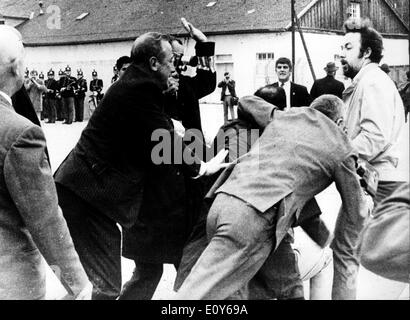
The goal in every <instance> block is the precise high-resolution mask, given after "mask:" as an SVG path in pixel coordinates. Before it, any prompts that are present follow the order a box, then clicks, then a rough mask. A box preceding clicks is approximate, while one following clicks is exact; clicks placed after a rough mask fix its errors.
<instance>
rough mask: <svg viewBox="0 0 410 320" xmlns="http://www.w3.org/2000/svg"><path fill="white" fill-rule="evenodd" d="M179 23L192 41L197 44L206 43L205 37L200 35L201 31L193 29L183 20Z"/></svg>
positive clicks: (190, 24)
mask: <svg viewBox="0 0 410 320" xmlns="http://www.w3.org/2000/svg"><path fill="white" fill-rule="evenodd" d="M181 23H182V25H183V26H184V28H185V30H186V31H187V32H188V33H189V35H190V37H191V38H192V39H194V40H195V41H198V42H205V41H207V37H206V36H205V35H204V34H203V33H202V31H201V30H199V29H197V28H195V27H194V26H193V25H192V23H190V22H188V21H187V20H186V19H185V18H181Z"/></svg>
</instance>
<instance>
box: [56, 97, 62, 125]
mask: <svg viewBox="0 0 410 320" xmlns="http://www.w3.org/2000/svg"><path fill="white" fill-rule="evenodd" d="M56 114H57V120H58V121H63V120H64V117H63V98H60V99H57V101H56Z"/></svg>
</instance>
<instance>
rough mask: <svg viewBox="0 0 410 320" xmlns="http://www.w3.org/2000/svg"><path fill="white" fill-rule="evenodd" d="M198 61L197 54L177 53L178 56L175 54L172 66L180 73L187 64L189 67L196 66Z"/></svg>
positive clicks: (184, 69)
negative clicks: (185, 54)
mask: <svg viewBox="0 0 410 320" xmlns="http://www.w3.org/2000/svg"><path fill="white" fill-rule="evenodd" d="M198 63H199V61H198V57H197V56H184V55H178V56H175V60H174V67H175V70H176V71H177V72H178V73H181V72H183V71H186V70H187V69H188V66H190V67H196V66H198Z"/></svg>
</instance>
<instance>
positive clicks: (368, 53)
mask: <svg viewBox="0 0 410 320" xmlns="http://www.w3.org/2000/svg"><path fill="white" fill-rule="evenodd" d="M371 55H372V49H371V48H367V49H366V51H365V52H364V54H363V57H364V58H366V59H368V58H370V56H371Z"/></svg>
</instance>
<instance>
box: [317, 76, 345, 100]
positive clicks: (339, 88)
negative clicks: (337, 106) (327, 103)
mask: <svg viewBox="0 0 410 320" xmlns="http://www.w3.org/2000/svg"><path fill="white" fill-rule="evenodd" d="M344 90H345V85H344V84H343V82H340V81H338V80H336V79H335V78H334V77H332V76H326V77H324V78H323V79H319V80H316V81H315V82H314V83H313V86H312V89H311V90H310V96H311V97H312V100H314V99H316V98H317V97H320V96H321V95H323V94H333V95H335V96H337V97H339V98H340V99H342V94H343V91H344Z"/></svg>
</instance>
